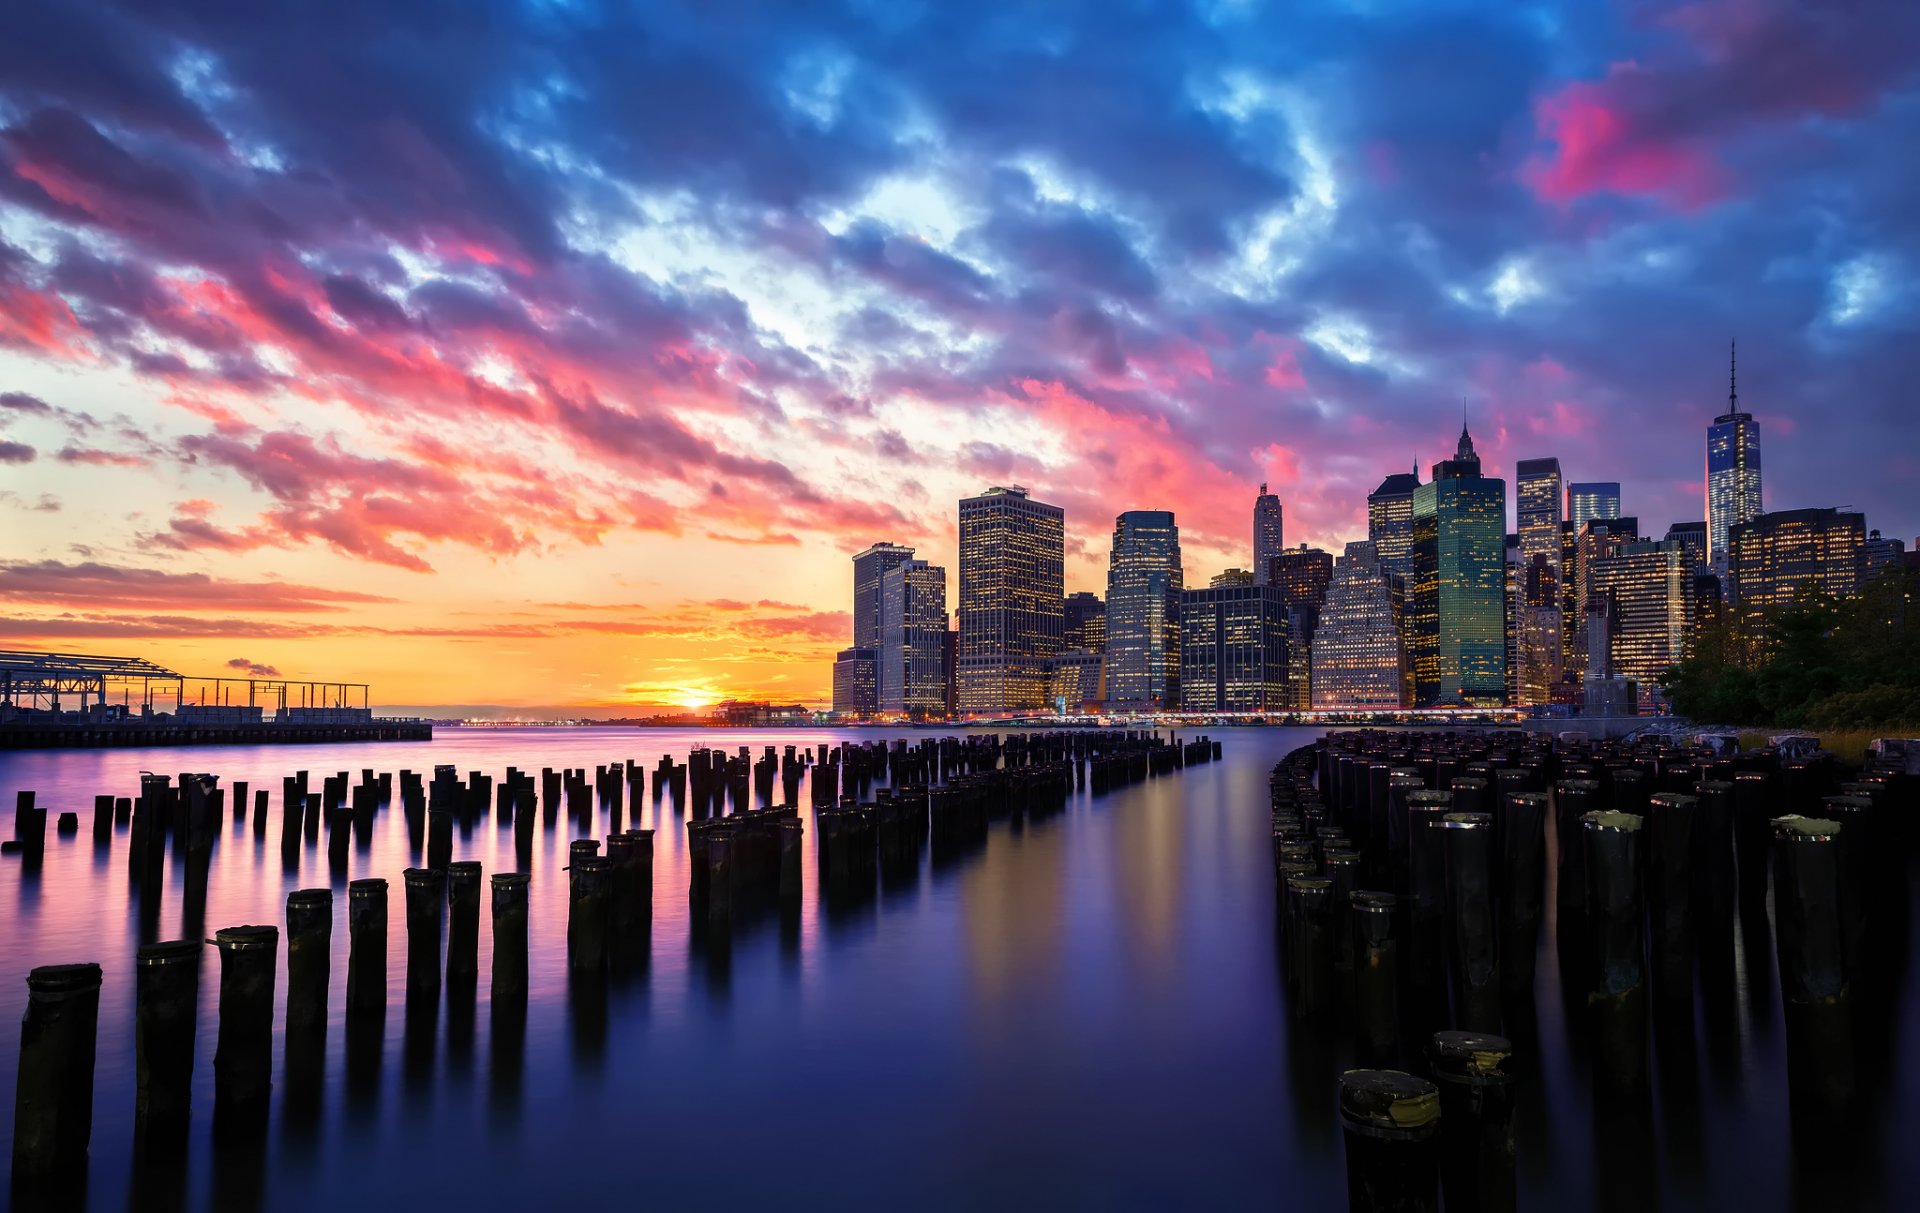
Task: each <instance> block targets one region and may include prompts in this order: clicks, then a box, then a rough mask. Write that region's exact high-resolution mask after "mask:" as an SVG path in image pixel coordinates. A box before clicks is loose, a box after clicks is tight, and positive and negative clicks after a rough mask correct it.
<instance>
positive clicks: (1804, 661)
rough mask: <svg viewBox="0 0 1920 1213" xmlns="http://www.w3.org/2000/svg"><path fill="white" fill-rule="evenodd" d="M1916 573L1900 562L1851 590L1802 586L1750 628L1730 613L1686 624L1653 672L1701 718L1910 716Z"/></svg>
mask: <svg viewBox="0 0 1920 1213" xmlns="http://www.w3.org/2000/svg"><path fill="white" fill-rule="evenodd" d="M1916 590H1920V579H1916V577H1915V576H1914V574H1913V573H1912V572H1911V571H1910V570H1908V569H1907V567H1906V566H1905V565H1904V564H1895V565H1892V566H1889V567H1888V568H1886V569H1885V570H1883V571H1882V572H1881V574H1880V576H1879V577H1877V578H1875V579H1874V581H1873V582H1872V583H1871V584H1869V585H1868V586H1867V587H1866V588H1865V589H1864V590H1862V591H1861V593H1860V594H1858V595H1856V596H1855V597H1852V598H1847V599H1840V600H1836V599H1834V598H1832V597H1829V596H1826V595H1821V594H1809V595H1805V596H1803V597H1802V598H1801V599H1800V600H1799V601H1797V602H1795V603H1794V604H1793V605H1792V606H1791V607H1788V608H1786V609H1784V610H1781V611H1777V612H1775V613H1774V614H1773V615H1772V616H1770V617H1769V618H1767V619H1766V620H1764V621H1763V622H1762V623H1761V625H1760V626H1759V627H1758V628H1757V629H1756V628H1753V627H1752V626H1751V625H1749V626H1748V627H1742V626H1741V623H1740V621H1739V620H1737V619H1735V618H1733V617H1732V615H1731V613H1730V612H1729V614H1728V615H1727V616H1726V617H1723V618H1722V619H1721V620H1718V621H1716V622H1713V623H1709V624H1705V625H1703V626H1701V627H1699V628H1697V629H1695V632H1694V635H1693V637H1692V639H1691V640H1689V641H1688V644H1687V652H1686V657H1685V659H1684V660H1683V661H1681V663H1680V664H1679V665H1677V666H1675V667H1673V668H1672V669H1670V670H1668V671H1667V673H1666V674H1665V675H1664V676H1663V677H1662V679H1661V682H1662V684H1663V685H1664V686H1665V687H1666V688H1667V693H1668V695H1669V696H1670V697H1671V698H1672V701H1673V707H1674V711H1676V712H1678V713H1679V714H1681V715H1683V716H1687V717H1690V718H1691V719H1693V720H1696V721H1700V722H1702V723H1708V722H1711V723H1715V724H1735V725H1764V726H1779V727H1785V728H1804V729H1894V728H1898V729H1911V728H1913V727H1915V726H1920V620H1917V619H1916V618H1915V614H1914V609H1915V603H1914V595H1915V592H1916Z"/></svg>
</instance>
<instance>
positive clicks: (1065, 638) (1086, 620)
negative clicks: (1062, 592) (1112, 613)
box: [1060, 590, 1107, 653]
mask: <svg viewBox="0 0 1920 1213" xmlns="http://www.w3.org/2000/svg"><path fill="white" fill-rule="evenodd" d="M1062 606H1063V608H1064V610H1063V614H1062V622H1063V630H1062V632H1061V640H1060V647H1061V648H1062V649H1063V650H1067V651H1071V650H1074V649H1083V650H1085V651H1086V652H1089V653H1104V652H1106V651H1107V604H1106V603H1104V602H1102V601H1100V596H1099V595H1098V594H1095V593H1092V592H1091V591H1088V590H1076V591H1074V592H1073V593H1071V594H1068V595H1067V600H1066V602H1065V603H1063V604H1062Z"/></svg>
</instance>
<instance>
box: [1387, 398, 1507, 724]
mask: <svg viewBox="0 0 1920 1213" xmlns="http://www.w3.org/2000/svg"><path fill="white" fill-rule="evenodd" d="M1433 475H1434V478H1433V479H1432V480H1431V481H1429V482H1428V483H1426V484H1423V485H1421V486H1420V487H1419V488H1418V489H1416V490H1414V497H1413V549H1412V555H1413V569H1414V591H1413V592H1414V598H1415V606H1414V625H1413V627H1412V629H1411V636H1410V638H1411V642H1412V644H1411V647H1412V648H1413V653H1412V658H1413V662H1414V687H1415V699H1414V703H1415V706H1418V707H1433V706H1442V705H1444V706H1466V707H1498V706H1500V705H1501V704H1502V703H1503V702H1504V701H1505V699H1506V692H1507V656H1506V648H1507V642H1506V631H1507V628H1506V549H1507V525H1506V524H1507V483H1506V481H1504V480H1500V479H1497V478H1494V477H1490V476H1484V475H1482V474H1481V471H1480V457H1479V455H1478V454H1476V453H1475V452H1474V449H1473V437H1472V435H1470V434H1468V433H1467V428H1466V426H1464V425H1463V426H1461V427H1460V442H1459V445H1458V447H1457V448H1456V449H1455V451H1454V455H1453V458H1451V459H1447V460H1443V461H1441V462H1440V463H1437V464H1435V465H1434V468H1433Z"/></svg>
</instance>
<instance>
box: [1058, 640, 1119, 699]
mask: <svg viewBox="0 0 1920 1213" xmlns="http://www.w3.org/2000/svg"><path fill="white" fill-rule="evenodd" d="M1051 677H1052V692H1051V693H1052V697H1053V702H1054V705H1055V706H1056V707H1058V708H1060V709H1061V710H1063V711H1068V712H1076V711H1084V710H1087V709H1097V708H1098V707H1099V706H1100V705H1101V704H1103V703H1105V702H1106V698H1107V659H1106V656H1105V655H1104V654H1101V653H1093V652H1089V651H1088V650H1086V649H1068V650H1067V651H1066V652H1064V653H1062V654H1060V655H1059V656H1058V657H1055V658H1054V659H1053V667H1052V675H1051Z"/></svg>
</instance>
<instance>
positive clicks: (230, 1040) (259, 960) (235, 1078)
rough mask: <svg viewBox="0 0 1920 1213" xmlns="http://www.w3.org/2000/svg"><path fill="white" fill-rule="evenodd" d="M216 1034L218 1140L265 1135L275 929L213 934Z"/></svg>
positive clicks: (277, 939) (231, 929)
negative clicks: (217, 1014)
mask: <svg viewBox="0 0 1920 1213" xmlns="http://www.w3.org/2000/svg"><path fill="white" fill-rule="evenodd" d="M213 944H214V946H215V947H217V948H219V949H220V1035H219V1039H218V1041H217V1043H216V1044H215V1046H214V1051H213V1123H214V1132H215V1133H216V1134H218V1135H220V1136H229V1135H232V1136H240V1137H249V1136H254V1135H256V1134H258V1133H259V1132H261V1131H264V1129H265V1127H266V1117H267V1097H268V1095H269V1093H271V1092H272V1090H273V979H274V971H275V969H276V968H277V967H278V961H279V953H280V928H279V927H227V928H225V929H224V930H220V931H216V932H214V935H213Z"/></svg>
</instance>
